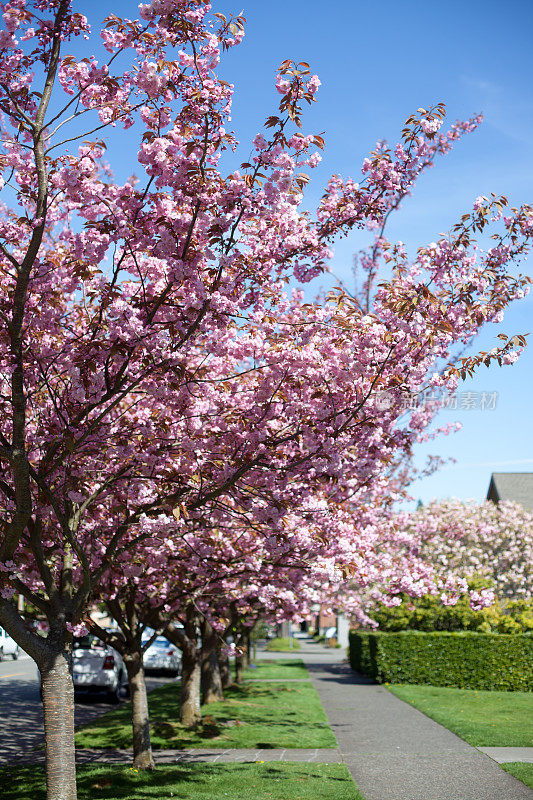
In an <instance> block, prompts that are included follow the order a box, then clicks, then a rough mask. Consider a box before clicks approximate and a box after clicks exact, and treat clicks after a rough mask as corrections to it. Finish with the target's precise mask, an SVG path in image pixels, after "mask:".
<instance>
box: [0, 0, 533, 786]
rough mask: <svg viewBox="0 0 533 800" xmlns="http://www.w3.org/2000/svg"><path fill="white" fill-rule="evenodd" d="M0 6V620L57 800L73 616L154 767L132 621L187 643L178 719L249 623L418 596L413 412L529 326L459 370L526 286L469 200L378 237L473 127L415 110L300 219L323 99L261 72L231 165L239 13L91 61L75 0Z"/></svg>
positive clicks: (497, 205)
mask: <svg viewBox="0 0 533 800" xmlns="http://www.w3.org/2000/svg"><path fill="white" fill-rule="evenodd" d="M2 13H3V20H4V30H3V31H2V32H1V34H0V108H1V110H2V114H3V118H2V134H3V135H2V139H3V145H2V152H1V154H0V167H1V169H2V191H3V193H4V197H5V200H4V202H3V203H2V206H1V213H0V276H1V281H0V463H1V474H0V508H1V515H2V527H1V538H0V568H1V569H0V592H1V600H0V622H1V624H2V625H3V627H5V628H6V630H8V632H9V633H10V634H11V635H12V636H13V638H15V640H16V641H17V642H18V643H19V644H20V646H21V647H23V648H24V649H25V650H26V651H27V652H28V653H29V654H30V655H31V656H32V657H33V658H34V659H35V661H36V662H37V664H38V665H39V669H40V672H41V678H42V690H43V704H44V720H45V732H46V757H47V768H46V769H47V792H48V799H49V800H73V798H75V797H76V782H75V765H74V716H73V686H72V677H71V661H72V659H71V650H72V637H73V634H74V633H76V632H77V631H79V630H81V628H80V626H81V625H83V624H88V625H92V626H93V627H94V623H90V622H88V621H87V619H86V615H87V610H88V608H89V607H90V605H91V604H93V603H94V602H102V603H105V604H106V606H107V609H108V611H109V613H110V614H111V615H112V616H113V617H114V618H115V619H116V621H117V623H118V625H119V632H118V633H116V634H113V635H111V638H110V641H111V642H112V644H113V645H114V646H116V647H117V648H118V649H119V650H121V652H122V653H123V654H124V658H125V661H126V665H127V669H128V676H129V679H130V685H131V690H132V698H133V707H134V719H133V722H134V743H135V758H136V763H137V764H139V765H140V766H148V767H149V766H151V765H152V760H151V753H150V748H149V729H148V719H147V704H146V693H145V689H144V682H143V675H142V648H143V645H142V631H143V628H144V627H145V626H147V625H149V626H151V627H154V628H155V629H157V630H163V631H165V633H166V635H167V636H168V637H169V638H170V639H172V641H175V642H176V643H177V644H179V645H180V646H181V648H182V651H183V665H184V675H183V698H182V710H181V715H182V720H183V721H184V722H185V723H186V724H194V722H195V721H196V720H197V718H198V713H199V711H198V686H199V684H200V683H201V672H202V665H203V667H204V689H205V693H206V697H207V696H209V692H211V693H213V696H215V695H216V693H217V692H218V687H217V686H214V685H213V686H210V685H209V684H210V681H211V683H213V682H216V681H217V678H216V669H210V666H209V665H211V666H213V665H214V664H215V658H214V654H215V653H216V651H217V649H218V647H219V644H220V642H221V639H223V637H224V633H225V632H226V631H228V630H230V629H232V630H234V631H235V632H236V633H237V634H238V635H239V636H241V637H243V639H245V638H246V635H247V634H246V631H247V630H248V629H249V628H250V627H251V625H252V624H253V622H254V621H255V620H256V619H257V618H258V617H259V616H260V615H265V614H266V615H267V616H268V615H270V616H272V617H274V618H275V617H276V616H278V617H282V616H288V615H290V614H292V613H294V612H297V611H300V612H301V611H302V610H305V607H306V603H308V602H313V601H314V600H316V598H317V597H318V592H319V591H320V590H321V587H324V586H326V585H329V584H331V585H333V584H334V582H335V581H336V580H337V579H338V577H339V575H342V574H345V575H346V574H351V575H352V576H354V577H355V578H357V580H358V582H360V583H362V584H364V583H366V582H368V581H369V580H370V579H376V580H377V581H378V584H380V585H383V591H384V593H385V595H387V594H389V593H390V592H391V591H393V593H394V591H396V590H395V589H394V588H392V589H391V587H393V586H394V580H391V577H393V576H395V580H396V582H397V583H398V585H400V584H401V585H402V587H403V588H404V589H405V590H406V591H412V592H413V593H415V594H418V593H421V592H423V591H428V590H429V587H430V584H431V576H432V571H431V568H430V567H426V566H425V562H424V559H423V558H421V557H420V556H419V555H417V554H416V553H414V552H408V551H405V550H404V551H401V552H400V551H399V544H400V539H401V537H400V539H399V538H398V531H397V526H395V525H394V524H392V523H391V522H390V511H389V506H390V499H389V498H390V492H391V491H395V490H396V489H397V488H398V487H401V486H402V485H403V484H404V483H405V474H406V472H405V471H406V469H407V465H408V464H409V460H410V457H411V453H412V448H413V445H414V444H415V443H416V442H417V441H418V440H420V438H421V437H423V436H424V431H425V430H426V429H427V426H428V425H429V423H430V422H431V419H432V416H433V414H434V413H435V409H434V408H428V407H423V406H422V407H418V408H412V409H411V410H409V411H408V412H406V411H405V406H406V403H405V401H406V399H407V398H409V397H411V396H413V395H416V394H418V393H420V392H423V391H427V390H428V389H429V390H435V391H439V392H442V393H446V392H449V391H453V390H454V389H455V387H456V385H457V382H458V380H459V378H460V377H461V375H462V376H464V375H465V374H466V373H467V372H468V371H470V370H472V369H474V368H475V366H476V365H477V364H479V363H481V362H484V363H490V362H491V361H492V360H493V359H497V360H498V361H500V362H501V363H503V362H505V363H510V362H512V361H513V360H514V359H515V357H516V350H517V348H518V349H519V348H520V347H521V346H522V345H523V344H524V341H523V339H522V338H521V337H515V338H513V339H511V340H508V339H507V338H506V337H504V338H503V339H502V341H501V343H500V345H499V346H498V347H495V348H494V349H493V350H492V351H491V352H490V353H482V354H480V355H479V356H476V357H473V358H462V359H458V357H457V356H454V353H455V345H456V344H460V346H464V345H467V344H468V343H469V342H470V341H471V340H472V339H473V337H475V335H476V334H477V332H478V331H479V329H480V327H482V326H483V325H484V324H485V323H486V322H488V321H497V320H499V319H501V315H502V312H503V310H504V308H505V307H506V306H507V305H508V303H510V302H511V301H512V300H513V299H516V298H518V297H520V296H522V295H523V293H524V291H526V290H527V283H528V280H527V279H526V278H522V277H520V276H519V277H515V276H513V275H512V274H511V273H510V272H509V267H510V265H512V264H513V263H514V262H516V261H517V260H518V259H519V258H520V257H521V256H522V255H523V254H524V253H525V252H526V250H527V247H528V244H529V241H530V239H531V232H532V214H531V209H530V208H529V207H522V208H510V209H509V208H507V209H504V206H505V205H506V201H505V199H504V198H502V199H498V198H496V197H492V198H491V199H488V200H487V199H485V198H478V201H476V203H475V206H474V209H473V211H472V213H471V214H466V215H464V216H463V217H462V218H461V221H460V222H459V223H458V225H457V226H456V227H455V229H454V230H453V231H452V232H451V233H450V234H449V236H447V237H443V238H441V239H439V240H438V241H437V242H435V243H432V244H431V245H429V246H428V247H422V248H420V249H419V250H418V251H417V254H416V256H415V257H414V259H411V260H409V259H408V256H407V253H406V252H405V249H404V248H403V246H401V245H394V244H393V243H390V242H388V241H387V240H386V238H385V223H386V220H387V218H388V216H389V214H390V213H391V212H392V211H393V210H394V209H396V208H398V206H399V204H400V203H401V201H402V199H403V198H404V197H405V196H406V195H407V194H408V193H409V192H410V191H411V189H412V187H413V185H414V183H415V181H416V179H417V177H418V176H419V175H420V174H421V173H422V172H423V171H424V170H426V169H427V168H429V167H431V166H432V164H433V163H434V161H435V159H436V158H437V157H438V156H440V155H443V154H445V153H447V152H448V151H449V150H450V148H451V147H452V145H453V144H454V143H455V141H456V140H457V139H459V138H460V137H461V136H462V135H463V134H465V133H468V132H469V131H471V130H473V129H474V128H475V127H476V126H477V124H478V122H479V119H477V118H476V119H474V120H471V121H467V122H458V123H455V124H454V125H452V126H451V128H450V129H449V130H448V131H447V132H441V126H442V123H443V118H444V110H443V107H442V106H440V105H439V106H436V107H435V108H431V109H428V110H425V109H419V110H418V112H417V113H416V114H414V115H413V116H411V117H410V118H409V119H408V120H407V123H406V126H405V129H404V131H403V133H402V138H401V141H400V142H399V143H398V144H397V145H396V147H395V148H392V149H391V148H389V147H388V146H387V145H386V144H385V143H379V144H378V146H377V147H376V150H375V151H374V152H373V153H371V154H370V157H369V158H368V159H365V161H364V164H363V168H362V177H361V180H360V181H359V182H355V181H354V180H352V179H350V178H347V179H343V178H341V177H340V176H333V177H332V178H331V179H330V181H329V182H328V185H327V187H326V190H325V193H324V196H323V198H322V199H321V201H320V203H319V205H318V208H317V209H316V210H315V211H314V212H312V213H311V211H310V210H308V209H305V208H304V205H303V190H304V187H305V184H306V183H307V181H308V176H307V175H306V174H304V173H303V172H301V171H300V170H303V169H306V168H307V169H312V168H313V167H314V166H316V165H317V163H318V161H319V158H320V157H319V150H320V149H321V148H322V147H323V139H322V138H321V137H320V136H315V135H305V134H304V133H303V132H302V130H301V127H302V122H301V105H302V103H303V102H304V101H306V102H309V103H311V102H313V101H314V99H315V93H316V91H317V88H318V85H319V81H318V79H317V77H316V76H313V75H311V74H310V71H309V68H308V65H307V64H305V63H300V64H295V63H294V62H290V61H286V62H284V63H283V64H282V65H281V68H280V70H279V74H278V78H277V83H276V85H277V88H278V91H279V92H280V94H281V102H280V105H279V110H278V111H277V113H274V114H271V115H270V116H269V117H268V120H267V123H266V131H265V133H264V134H259V135H258V136H257V137H256V138H255V139H254V142H253V150H252V154H251V156H250V159H249V161H247V162H245V163H243V164H241V165H240V166H239V167H238V168H235V167H236V165H235V164H234V158H235V157H234V151H235V148H236V145H237V142H236V139H235V137H234V135H233V134H232V133H231V132H229V116H230V109H231V96H232V92H233V87H232V86H230V85H229V84H228V83H227V82H225V81H224V80H222V79H221V78H219V77H218V75H217V73H216V71H215V70H216V69H217V67H218V64H219V60H220V57H221V53H222V52H223V51H225V50H228V49H229V48H231V47H233V46H234V45H236V44H238V42H239V41H240V40H241V39H242V36H243V32H244V19H243V17H242V16H238V17H230V18H227V17H225V16H224V15H223V14H220V13H217V14H214V15H212V14H210V6H209V5H208V3H207V2H205V0H152V2H149V3H146V4H143V5H141V6H140V9H139V14H140V19H138V20H136V21H132V20H121V19H119V18H118V17H116V16H114V15H110V16H109V17H108V18H107V19H106V20H104V24H103V27H102V30H101V31H100V34H101V41H102V48H101V49H102V50H103V52H104V57H103V58H102V59H101V60H97V59H96V58H95V57H91V58H89V59H88V58H84V57H79V56H76V55H72V54H71V53H69V47H71V46H72V47H73V48H76V47H78V45H77V44H76V42H77V41H78V42H79V41H83V40H85V39H87V38H89V37H90V35H91V34H90V29H89V26H88V23H87V19H86V18H85V16H84V15H83V14H82V13H79V12H78V11H76V10H75V9H74V8H73V4H72V3H71V2H70V1H69V0H12V2H7V3H5V4H4V5H3V6H2ZM84 47H86V46H85V45H84ZM78 49H79V48H78ZM130 128H131V130H130V132H129V134H127V135H125V134H123V133H122V130H123V129H130ZM117 129H118V130H120V133H118V131H117ZM102 136H105V137H106V141H103V140H102V138H101V137H102ZM127 137H130V138H128V139H127V141H128V142H134V141H136V142H137V156H136V164H135V169H136V170H137V173H138V174H137V176H136V177H132V178H129V179H128V180H126V181H125V182H123V183H120V182H118V181H117V180H116V179H114V178H113V176H112V174H111V171H110V168H109V165H108V163H107V161H106V158H107V156H106V148H107V149H108V150H109V152H110V153H111V154H113V152H115V153H120V151H121V150H122V148H123V142H124V141H126V138H127ZM113 148H115V150H114V151H113ZM132 169H133V165H132ZM487 225H490V226H491V230H492V231H493V237H494V239H493V242H492V246H491V247H490V249H488V250H487V251H486V252H481V251H479V250H478V249H477V247H476V245H475V241H474V235H475V234H476V233H477V232H480V231H483V230H484V229H485V228H486V226H487ZM361 227H363V228H364V227H366V228H368V229H369V230H370V231H372V232H373V235H374V237H375V238H374V243H373V245H372V247H371V248H370V249H369V251H368V252H367V253H366V254H365V256H364V257H363V259H362V264H363V267H364V269H365V276H366V277H365V280H364V284H363V286H362V288H361V291H360V292H358V293H356V294H354V293H351V292H349V291H347V290H346V289H345V288H343V287H338V288H336V289H334V290H333V291H332V292H331V293H330V294H329V295H328V297H327V298H320V299H316V300H313V299H312V298H310V297H309V296H306V295H305V294H304V285H305V284H306V283H308V282H309V281H310V280H311V279H312V278H314V277H316V276H318V275H320V274H322V273H324V272H327V269H328V260H329V258H330V255H331V246H332V243H333V241H334V240H335V239H336V238H338V237H339V236H345V235H347V234H348V233H349V232H350V231H351V230H353V229H354V228H361ZM382 263H386V264H387V274H388V278H387V279H386V280H384V281H383V282H381V283H379V284H378V283H377V276H378V273H379V268H380V265H381V264H382ZM502 336H503V334H502ZM384 399H385V402H384ZM378 509H379V511H378ZM384 578H385V579H384ZM16 592H19V593H21V594H23V595H24V597H25V598H26V599H27V601H28V602H29V603H31V604H32V605H33V606H34V607H35V608H36V609H38V611H39V613H40V614H41V615H43V616H44V617H45V618H46V620H47V631H46V635H44V636H39V635H36V634H35V633H34V632H33V631H32V630H30V629H29V628H28V627H27V625H26V623H25V620H24V618H23V617H22V616H21V615H20V614H19V613H18V611H17V609H16V607H15V604H14V603H13V601H12V597H13V595H14V593H16ZM178 620H179V621H181V623H182V626H183V627H179V626H178V625H177V624H176V623H177V621H178ZM199 629H202V630H201V634H202V642H203V654H202V653H199V652H198V640H199V639H198V632H199ZM99 634H100V635H101V636H102V637H103V638H106V637H107V638H109V635H108V634H106V633H105V632H103V631H99ZM221 655H222V653H221ZM222 660H223V659H222ZM209 676H211V677H209ZM213 676H215V677H213Z"/></svg>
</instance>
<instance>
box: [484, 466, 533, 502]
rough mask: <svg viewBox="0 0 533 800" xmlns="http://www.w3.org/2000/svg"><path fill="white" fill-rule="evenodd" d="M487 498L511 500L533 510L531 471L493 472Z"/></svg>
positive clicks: (496, 500)
mask: <svg viewBox="0 0 533 800" xmlns="http://www.w3.org/2000/svg"><path fill="white" fill-rule="evenodd" d="M487 500H492V502H493V503H499V502H500V500H512V501H513V502H514V503H520V505H521V506H523V507H524V508H525V509H526V511H533V472H493V473H492V476H491V479H490V485H489V490H488V492H487Z"/></svg>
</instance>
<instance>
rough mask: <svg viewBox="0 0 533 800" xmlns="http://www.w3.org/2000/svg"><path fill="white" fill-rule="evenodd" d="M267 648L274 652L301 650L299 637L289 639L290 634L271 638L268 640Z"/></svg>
mask: <svg viewBox="0 0 533 800" xmlns="http://www.w3.org/2000/svg"><path fill="white" fill-rule="evenodd" d="M266 649H267V650H270V651H274V652H280V653H286V652H294V651H295V650H301V646H300V642H299V641H298V639H294V638H291V639H289V637H288V636H287V637H279V636H277V637H276V638H275V639H271V640H270V641H269V642H267V646H266Z"/></svg>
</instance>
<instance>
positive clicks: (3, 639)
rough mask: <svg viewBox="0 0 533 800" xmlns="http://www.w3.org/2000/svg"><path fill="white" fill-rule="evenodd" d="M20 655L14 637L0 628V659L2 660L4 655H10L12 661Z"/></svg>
mask: <svg viewBox="0 0 533 800" xmlns="http://www.w3.org/2000/svg"><path fill="white" fill-rule="evenodd" d="M19 655H20V647H19V646H18V644H17V643H16V641H15V640H14V639H12V638H11V636H10V635H9V634H8V633H7V631H5V630H4V629H3V628H0V661H3V660H4V656H11V658H12V659H13V661H16V660H17V658H18V657H19Z"/></svg>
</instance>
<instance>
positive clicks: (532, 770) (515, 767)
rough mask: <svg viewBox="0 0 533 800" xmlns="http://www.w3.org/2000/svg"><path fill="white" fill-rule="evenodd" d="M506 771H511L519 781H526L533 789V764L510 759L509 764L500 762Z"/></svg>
mask: <svg viewBox="0 0 533 800" xmlns="http://www.w3.org/2000/svg"><path fill="white" fill-rule="evenodd" d="M500 767H501V768H502V769H504V770H505V771H506V772H510V773H511V775H514V777H515V778H518V780H519V781H522V783H525V784H526V786H529V787H530V789H533V764H524V763H523V762H522V761H510V762H509V763H508V764H500Z"/></svg>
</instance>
